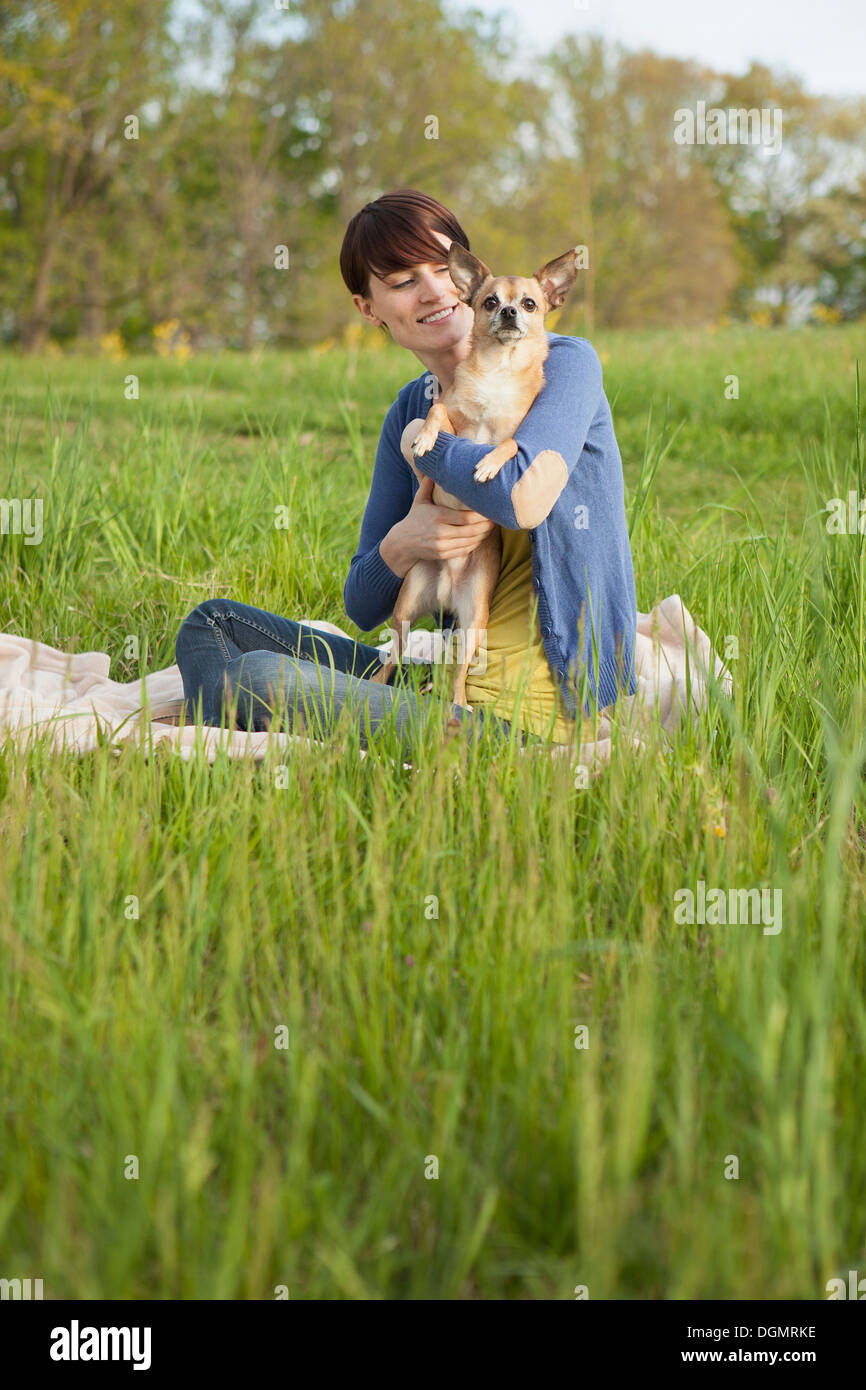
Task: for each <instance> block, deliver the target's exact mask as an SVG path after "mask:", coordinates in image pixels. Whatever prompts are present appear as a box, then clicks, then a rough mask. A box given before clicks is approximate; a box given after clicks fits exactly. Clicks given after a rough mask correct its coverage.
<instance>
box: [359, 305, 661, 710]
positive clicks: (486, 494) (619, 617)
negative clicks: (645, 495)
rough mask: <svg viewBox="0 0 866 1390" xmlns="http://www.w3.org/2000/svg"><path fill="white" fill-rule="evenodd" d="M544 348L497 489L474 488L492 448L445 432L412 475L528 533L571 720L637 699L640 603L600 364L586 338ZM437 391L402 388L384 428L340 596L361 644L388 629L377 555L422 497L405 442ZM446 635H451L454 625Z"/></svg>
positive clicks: (388, 599)
mask: <svg viewBox="0 0 866 1390" xmlns="http://www.w3.org/2000/svg"><path fill="white" fill-rule="evenodd" d="M547 337H548V341H549V343H550V351H549V354H548V356H547V359H546V361H545V364H544V375H545V386H544V389H543V390H542V391H541V393H540V394H539V395H538V396H537V397H536V399H535V401H534V402H533V404H532V406H531V407H530V409H529V411H528V412H527V415H526V418H525V419H524V420H523V422H522V424H521V425H520V426H519V428H518V429H517V431H516V433H515V436H514V438H515V440H516V442H517V445H518V451H517V453H516V454H515V456H514V458H511V459H509V460H508V461H507V463H505V465H504V466H503V468H502V469H501V471H500V472H499V474H498V475H497V476H496V477H495V478H493V479H491V481H490V482H487V483H476V482H475V481H474V479H473V477H472V472H473V469H474V467H475V465H476V463H478V461H479V459H482V458H484V456H485V455H486V454H488V453H489V452H490V447H491V446H490V445H489V444H474V443H473V442H472V441H471V440H469V439H460V438H458V437H457V436H455V435H453V434H447V433H445V432H444V431H443V432H442V433H440V435H439V437H438V439H437V441H436V443H435V445H434V446H433V448H432V449H431V451H430V452H429V453H428V454H425V455H424V456H423V458H420V459H418V460H417V463H418V468H419V470H420V471H421V472H422V473H425V474H428V475H429V476H430V477H431V478H433V479H434V481H435V482H437V483H439V484H441V486H442V487H443V488H444V489H445V491H446V492H449V493H452V494H453V495H454V496H455V497H459V499H460V501H461V502H465V503H466V504H467V506H470V507H472V508H473V509H474V510H475V511H477V512H480V513H481V515H482V516H486V517H489V518H490V520H492V521H495V522H497V523H498V525H500V526H504V527H505V528H506V529H508V530H512V531H513V530H527V531H528V532H529V539H530V541H531V542H532V583H533V587H534V589H535V590H536V592H537V594H538V622H539V626H540V628H541V638H542V642H543V643H544V650H545V652H546V654H547V659H548V662H549V663H550V667H551V670H552V671H555V672H556V673H557V677H558V679H559V682H560V688H561V690H562V694H563V699H564V701H565V706H566V709H567V710H568V712H569V714H570V715H571V716H572V718H576V717H577V706H578V702H579V704H580V706H581V708H582V711H583V713H584V714H586V715H591V713H592V707H591V700H593V699H594V700H595V701H597V704H598V708H599V709H604V707H605V706H606V705H609V704H612V703H613V702H614V701H615V700H616V699H617V697H618V695H619V694H620V693H624V694H626V695H633V694H634V693H635V690H636V682H635V672H634V644H635V635H636V628H637V601H636V597H635V587H634V570H633V568H632V559H631V549H630V547H629V539H628V526H627V523H626V516H625V501H624V483H623V475H622V459H621V458H620V452H619V447H618V445H617V442H616V436H615V434H614V430H613V420H612V418H611V413H610V406H609V404H608V401H607V397H606V396H605V393H604V387H603V384H602V373H601V362H600V361H599V357H598V353H597V352H596V351H595V348H594V347H593V346H592V345H591V343H589V342H587V340H586V339H585V338H569V337H565V336H563V335H562V334H557V333H548V335H547ZM433 380H434V379H433V377H432V374H431V373H429V372H424V373H422V375H421V376H419V377H417V378H416V379H415V380H414V381H410V382H408V383H407V385H406V386H404V387H403V388H402V389H401V390H400V392H399V393H398V395H397V399H396V401H395V402H394V404H393V405H392V406H391V408H390V410H389V411H388V414H387V416H386V417H385V423H384V425H383V427H382V434H381V437H380V439H379V447H378V449H377V452H376V462H375V465H374V468H373V483H372V487H371V489H370V496H369V499H368V502H367V507H366V510H365V512H364V519H363V521H362V523H361V537H360V540H359V543H358V549H357V552H356V553H355V555H354V557H353V558H352V561H351V564H350V567H349V575H348V578H347V579H346V583H345V586H344V589H343V603H344V606H345V609H346V613H347V614H348V616H349V617H350V618H351V620H352V622H354V623H356V624H357V626H358V627H359V628H361V629H362V631H363V632H371V631H372V630H373V629H374V628H379V627H382V626H384V625H386V623H387V621H388V619H389V618H390V617H391V614H392V613H393V611H394V604H395V602H396V599H397V595H398V593H399V592H400V587H401V585H402V583H403V580H402V579H401V578H400V576H399V575H396V574H394V572H393V570H391V569H389V568H388V566H387V565H386V564H385V561H384V560H383V559H382V557H381V555H380V554H379V544H380V542H381V541H382V539H383V538H384V537H385V536H386V535H387V533H388V532H389V531H390V529H391V527H392V526H394V525H395V524H396V523H397V522H398V521H402V519H403V518H404V517H405V516H406V514H407V512H408V511H409V509H410V507H411V505H412V499H413V497H414V496H415V493H416V492H417V490H418V480H417V478H416V477H415V474H414V472H413V471H412V468H411V466H410V465H409V463H407V461H406V459H405V457H404V456H403V454H402V452H401V448H400V442H401V435H402V432H403V430H404V429H405V427H406V425H408V423H409V422H410V420H413V419H421V420H423V419H424V418H425V417H426V415H427V412H428V410H429V409H430V404H431V400H432V389H431V387H432V383H433ZM582 614H585V623H584V630H583V635H582V637H581V635H580V633H579V624H580V621H581V615H582ZM448 620H450V621H448ZM444 625H445V626H455V625H456V619H454V617H453V615H452V614H448V615H447V617H446V620H445V622H444ZM620 661H621V662H622V676H621V677H619V664H620ZM572 680H574V682H575V683H574V685H573V686H572V683H571V682H572Z"/></svg>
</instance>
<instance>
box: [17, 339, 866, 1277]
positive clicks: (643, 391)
mask: <svg viewBox="0 0 866 1390" xmlns="http://www.w3.org/2000/svg"><path fill="white" fill-rule="evenodd" d="M593 343H594V345H595V346H596V347H597V349H598V351H599V352H600V354H601V356H602V361H603V363H604V370H605V386H606V391H607V395H608V398H609V400H610V401H611V405H612V408H613V415H614V423H615V426H616V431H617V437H618V440H619V444H620V450H621V453H622V457H623V466H624V473H625V480H626V488H627V494H626V503H627V514H628V517H629V522H630V527H631V545H632V552H633V557H634V566H635V576H636V584H637V599H638V607H639V608H640V609H642V610H644V611H646V610H648V609H649V608H651V607H652V605H653V604H654V603H655V602H656V601H658V600H659V599H660V598H662V597H664V596H665V595H667V594H669V593H675V592H678V593H679V594H680V595H681V596H682V598H683V600H684V602H685V604H686V606H687V607H688V608H689V610H690V611H691V613H692V614H693V616H694V617H695V618H696V620H697V621H698V623H699V624H700V625H701V626H702V627H703V628H704V629H705V631H706V632H707V633H708V634H709V636H710V638H711V640H712V642H713V643H714V645H715V647H716V650H717V651H718V652H719V654H720V655H722V656H724V657H725V659H726V660H727V664H728V666H729V669H730V670H731V672H732V675H733V681H734V691H733V699H732V700H730V701H728V700H726V699H724V697H721V696H719V695H717V694H716V693H714V694H713V696H712V698H711V700H710V703H709V707H708V709H707V710H706V711H705V712H704V713H702V715H701V717H700V719H699V720H698V722H697V725H696V727H695V728H694V729H692V728H690V727H685V728H683V730H682V733H681V736H680V737H678V738H677V739H676V741H675V742H674V743H673V745H672V746H670V747H667V746H665V745H664V743H663V742H662V741H658V742H657V743H651V744H649V745H648V747H647V748H646V749H645V750H643V751H642V752H640V751H635V750H633V749H632V748H631V747H630V746H629V745H627V744H626V743H625V742H624V741H623V742H622V743H615V747H614V755H613V758H612V760H611V764H610V766H609V767H608V768H606V769H605V770H604V771H603V773H602V774H601V776H599V777H598V778H596V779H593V780H592V781H591V782H590V784H589V785H588V786H583V785H581V784H580V782H579V779H577V778H576V777H575V774H574V770H573V766H572V765H571V764H570V763H569V760H568V759H567V758H560V759H548V758H546V757H544V756H541V757H534V756H523V757H519V756H517V753H516V750H515V749H514V748H513V747H511V746H508V747H506V748H505V749H504V750H503V748H502V747H501V746H500V745H499V744H497V743H496V741H495V740H494V739H493V738H491V739H489V740H487V739H485V740H483V741H482V742H481V744H480V745H479V746H478V747H477V748H473V749H472V750H471V751H469V752H468V753H467V750H466V749H465V748H464V747H463V746H462V745H461V741H460V740H454V741H452V742H450V743H443V742H442V741H441V737H440V735H439V732H438V722H437V719H436V718H431V721H430V724H429V727H428V728H427V730H426V731H425V733H424V737H423V739H422V740H421V741H419V744H418V746H417V749H416V755H417V756H416V755H413V759H412V763H413V766H412V768H411V769H410V770H408V771H407V770H406V769H404V768H403V766H402V761H401V759H400V758H399V757H398V756H396V749H395V745H393V743H392V742H391V741H390V738H385V739H383V741H382V743H381V746H379V747H377V748H376V749H374V750H371V752H370V753H369V754H368V756H367V757H366V758H364V759H360V758H359V757H358V747H359V743H358V739H359V730H358V728H357V727H356V726H353V725H352V724H351V723H350V721H345V722H344V723H343V724H342V725H341V727H340V728H339V729H338V730H337V732H336V733H335V735H334V737H333V738H332V739H331V740H330V741H329V742H328V744H327V745H326V746H325V747H323V748H315V747H313V748H307V747H304V746H302V745H300V744H299V745H298V746H297V749H296V750H293V752H292V757H291V761H290V762H289V764H288V766H289V777H288V786H283V785H281V783H282V781H283V780H284V779H282V778H280V777H278V776H277V771H278V769H277V767H276V765H275V760H272V759H268V760H266V761H265V762H264V763H262V764H260V765H257V766H251V765H247V764H243V763H240V762H234V761H232V760H230V759H228V758H225V757H218V759H217V761H216V763H214V764H213V765H211V764H209V763H207V762H206V761H205V760H204V759H193V760H191V761H189V762H187V761H184V760H182V759H181V758H179V757H177V756H176V755H173V754H172V753H171V752H170V751H168V750H166V749H164V748H163V747H160V748H158V749H157V750H156V751H155V752H154V753H153V755H152V756H151V757H150V759H146V758H145V757H144V756H143V754H142V752H141V751H140V750H136V749H135V748H133V747H132V746H121V748H120V751H119V753H117V752H115V751H112V750H111V749H110V748H109V747H107V746H101V747H99V748H98V749H96V750H95V751H94V752H92V753H89V754H87V755H86V756H84V757H82V758H76V757H74V756H73V755H72V754H63V755H50V754H49V753H48V751H47V749H46V748H45V747H42V746H40V745H39V744H38V743H37V744H35V745H34V746H33V747H32V748H31V749H29V750H28V751H21V750H17V749H16V748H15V747H14V745H13V744H12V742H11V741H10V740H8V739H7V740H6V741H5V742H4V743H3V746H2V758H0V792H2V799H0V816H2V831H3V833H2V836H0V859H2V863H0V873H2V881H3V884H4V885H5V891H4V893H3V895H2V901H0V992H2V1009H0V1012H2V1025H0V1026H2V1034H0V1036H2V1046H0V1094H2V1098H3V1100H2V1104H3V1121H2V1129H3V1132H2V1142H0V1276H3V1277H6V1278H13V1277H31V1278H42V1279H43V1281H44V1289H45V1297H46V1298H76V1299H88V1298H92V1299H132V1298H144V1299H230V1298H238V1299H272V1298H274V1297H279V1296H286V1295H288V1296H289V1297H290V1298H292V1299H321V1298H327V1299H369V1298H373V1299H378V1298H387V1299H426V1298H429V1299H491V1298H495V1299H499V1298H503V1299H573V1298H575V1297H576V1296H582V1295H583V1294H586V1295H588V1297H589V1298H590V1299H591V1300H592V1299H685V1298H698V1299H748V1298H757V1299H774V1298H778V1299H820V1298H825V1297H826V1293H825V1286H826V1283H827V1281H828V1280H829V1279H830V1278H833V1277H835V1276H837V1275H841V1277H843V1278H846V1277H847V1271H848V1270H849V1269H859V1271H860V1275H861V1277H862V1276H864V1275H866V1215H864V1207H863V1197H862V1194H863V1191H864V1185H866V1149H864V1145H863V1142H862V1131H861V1124H862V1115H863V1113H864V1111H866V1068H864V1064H863V1063H864V1053H866V1004H864V955H866V952H864V940H863V922H864V917H866V910H864V909H866V805H864V784H863V770H864V759H866V720H864V712H866V711H864V703H866V702H864V700H863V688H864V679H866V676H864V669H863V664H864V662H863V659H864V618H866V608H864V596H866V549H864V537H863V536H862V535H860V534H831V533H830V532H828V530H827V528H826V525H825V520H826V513H825V511H824V509H825V508H826V506H827V504H828V502H829V499H831V498H833V497H842V498H845V497H846V496H847V494H848V492H849V491H856V493H857V496H858V498H860V497H864V496H866V479H864V469H866V438H864V421H863V403H862V399H861V385H862V384H866V383H862V381H861V379H862V377H863V375H864V361H866V351H864V349H866V333H864V330H863V326H862V325H860V326H852V327H824V328H805V329H802V330H774V331H762V330H758V329H751V328H735V327H730V328H724V329H719V330H717V331H715V332H711V331H704V332H701V331H697V330H696V331H690V332H684V333H669V332H658V333H650V332H647V333H635V334H614V333H610V334H604V333H599V334H597V335H595V336H594V337H593ZM858 363H859V367H858ZM420 370H421V369H420V365H419V364H418V363H417V362H416V360H415V359H414V358H413V357H411V356H410V355H409V354H408V353H403V352H401V351H400V350H398V349H396V348H393V347H391V346H387V347H383V348H381V349H379V350H376V351H374V350H372V349H371V348H369V347H368V346H360V347H359V346H350V347H343V346H339V345H334V346H333V347H331V348H330V349H329V350H327V351H321V352H317V351H315V350H304V351H298V352H294V353H291V352H290V353H268V352H264V353H258V354H254V355H252V356H250V357H243V356H238V355H231V354H224V355H221V356H219V357H198V356H192V357H190V358H189V359H188V360H187V361H185V362H180V361H175V360H172V359H171V358H161V357H150V356H147V357H145V356H141V357H131V358H127V359H123V360H112V359H110V358H97V359H87V358H84V357H78V356H71V355H69V356H66V355H64V356H52V357H45V358H41V359H21V358H19V357H17V356H14V355H12V354H11V353H4V354H0V400H2V440H3V447H2V463H0V496H3V497H7V498H9V497H29V496H39V497H43V498H44V499H45V502H44V529H45V534H44V538H43V540H42V542H41V544H39V545H32V546H29V545H25V544H24V543H23V538H22V537H21V536H20V535H12V534H10V535H3V536H0V567H2V586H0V604H2V609H0V631H7V632H15V633H18V634H22V635H25V636H29V637H34V638H38V639H40V640H42V641H45V642H49V643H51V644H52V645H54V646H58V647H61V648H63V649H64V650H69V651H83V650H91V649H97V650H101V651H106V652H109V653H110V654H111V656H112V665H111V675H112V676H113V677H114V678H115V679H118V680H131V679H133V678H135V677H136V676H137V675H139V674H144V673H146V672H147V671H150V670H158V669H160V668H162V667H164V666H167V665H170V664H171V663H173V661H174V640H175V636H176V633H177V630H178V628H179V626H180V623H181V622H182V620H183V618H184V617H185V616H186V614H187V613H188V612H189V611H190V610H191V609H192V608H193V607H194V606H195V605H196V604H197V603H198V602H200V601H201V600H202V599H203V598H206V597H210V596H213V595H220V596H230V597H232V598H235V599H237V600H239V601H241V602H245V603H252V604H255V605H257V606H259V607H263V608H266V609H269V610H272V611H274V612H278V613H282V614H284V615H285V616H288V617H295V618H299V617H302V616H308V617H316V618H323V619H328V620H330V621H332V622H336V623H338V624H339V625H340V626H341V627H344V628H345V629H346V630H347V631H349V632H350V633H352V634H353V635H355V636H360V637H363V638H364V639H365V640H368V641H374V642H375V641H378V640H379V636H378V633H363V634H362V633H359V632H358V631H357V629H356V628H355V627H354V626H353V624H352V623H351V622H350V620H349V619H348V618H347V616H346V614H345V613H344V611H343V608H342V591H343V584H344V581H345V578H346V574H347V573H348V568H349V561H350V559H351V557H352V555H353V554H354V551H355V547H356V545H357V539H358V532H359V528H360V521H361V516H362V513H363V508H364V504H365V502H366V498H367V494H368V490H369V482H370V477H371V473H372V465H373V457H374V454H375V447H376V442H377V439H378V434H379V429H380V427H381V422H382V420H383V418H384V415H385V412H386V411H387V408H388V406H389V404H390V402H391V401H392V400H393V398H394V396H395V394H396V392H397V390H398V389H399V387H400V386H401V385H402V384H403V383H404V382H405V381H407V380H409V379H410V378H411V377H414V376H416V375H418V373H419V371H420ZM129 374H135V375H137V376H138V378H139V383H140V395H139V399H138V400H127V399H126V398H125V395H124V379H125V378H126V377H127V376H128V375H129ZM732 376H735V377H736V378H737V381H738V395H737V396H736V397H734V396H732V395H731V394H730V391H731V383H730V378H731V377H732ZM726 382H727V388H728V395H726ZM280 506H284V507H286V508H287V509H288V515H289V517H290V525H289V526H288V528H287V529H277V528H275V526H274V515H275V508H277V507H280ZM424 625H425V626H432V620H427V622H426V623H425V624H424ZM131 637H135V638H136V639H137V651H138V655H137V657H136V656H135V655H131V654H130V653H131V652H134V650H135V644H131V643H130V641H129V639H130V638H131ZM731 639H735V640H734V641H733V642H732V641H731ZM441 694H442V691H441V684H440V689H439V691H438V695H439V697H441ZM434 708H435V702H434V701H431V710H433V709H434ZM455 773H456V775H455ZM701 880H703V882H704V883H705V884H706V886H707V888H708V889H709V888H713V887H719V888H721V889H722V890H724V891H729V890H739V889H761V888H767V889H769V890H771V891H773V892H775V891H777V890H778V891H780V892H781V903H782V919H781V930H779V931H776V932H774V933H768V932H766V931H764V929H763V928H762V926H761V925H760V924H759V923H755V922H746V923H738V924H727V925H725V924H714V923H711V922H710V923H702V924H701V923H695V924H687V923H681V922H678V921H677V920H676V918H675V908H676V901H677V899H676V898H675V895H676V894H677V893H678V892H680V891H681V890H683V889H691V890H695V888H696V885H697V884H698V882H699V881H701ZM132 899H134V900H136V901H137V916H132V917H131V916H130V915H129V903H130V901H131V900H132Z"/></svg>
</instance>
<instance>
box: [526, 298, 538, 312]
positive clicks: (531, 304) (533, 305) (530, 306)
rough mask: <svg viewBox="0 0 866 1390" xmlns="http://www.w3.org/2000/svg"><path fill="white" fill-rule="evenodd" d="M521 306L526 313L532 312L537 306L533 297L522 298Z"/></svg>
mask: <svg viewBox="0 0 866 1390" xmlns="http://www.w3.org/2000/svg"><path fill="white" fill-rule="evenodd" d="M523 307H524V309H525V310H526V312H527V313H528V314H534V313H535V311H536V309H537V308H538V305H537V304H536V302H535V300H534V299H524V301H523Z"/></svg>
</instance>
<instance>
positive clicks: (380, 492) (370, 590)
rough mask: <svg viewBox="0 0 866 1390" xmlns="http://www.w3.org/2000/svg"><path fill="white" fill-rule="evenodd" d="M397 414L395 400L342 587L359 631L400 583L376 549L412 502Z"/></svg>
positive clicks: (368, 626) (382, 611) (374, 619)
mask: <svg viewBox="0 0 866 1390" xmlns="http://www.w3.org/2000/svg"><path fill="white" fill-rule="evenodd" d="M399 414H400V408H399V401H395V402H394V404H393V405H392V406H391V408H390V410H389V411H388V414H387V415H386V416H385V423H384V424H383V426H382V432H381V434H380V436H379V445H378V448H377V449H376V461H375V463H374V465H373V481H372V484H371V486H370V495H369V497H368V499H367V506H366V508H365V510H364V517H363V520H362V522H361V536H360V539H359V541H358V548H357V550H356V551H355V554H354V555H353V557H352V560H351V562H350V564H349V574H348V576H347V578H346V582H345V584H344V586H343V607H344V608H345V610H346V613H347V614H348V616H349V617H350V618H351V620H352V622H353V623H355V624H356V625H357V626H358V627H359V628H360V629H361V631H362V632H371V631H372V630H373V628H376V627H380V626H382V625H383V624H384V623H386V622H387V620H388V619H389V618H390V616H391V614H392V613H393V611H394V604H395V602H396V600H397V595H398V594H399V592H400V587H401V585H402V583H403V580H402V578H401V577H400V575H398V574H395V573H394V571H393V570H392V569H389V568H388V566H387V565H386V564H385V561H384V560H383V559H382V556H381V554H380V553H379V546H380V544H381V542H382V541H383V540H384V538H385V536H387V534H388V532H389V531H390V530H391V527H392V526H395V525H396V524H397V522H398V521H402V520H403V518H404V517H405V516H406V514H407V512H408V511H409V508H410V507H411V506H412V497H413V488H412V479H411V476H410V473H411V470H410V468H409V465H408V464H407V463H406V460H405V459H404V458H403V455H402V454H401V452H400V426H399Z"/></svg>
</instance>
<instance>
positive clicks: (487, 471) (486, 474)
mask: <svg viewBox="0 0 866 1390" xmlns="http://www.w3.org/2000/svg"><path fill="white" fill-rule="evenodd" d="M501 467H502V465H501V464H499V463H495V464H490V463H488V462H487V459H482V460H481V462H480V463H476V465H475V469H474V471H473V474H472V476H473V478H474V479H475V481H476V483H489V482H490V479H491V478H495V477H496V474H497V473H498V472H499V470H500V468H501Z"/></svg>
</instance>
